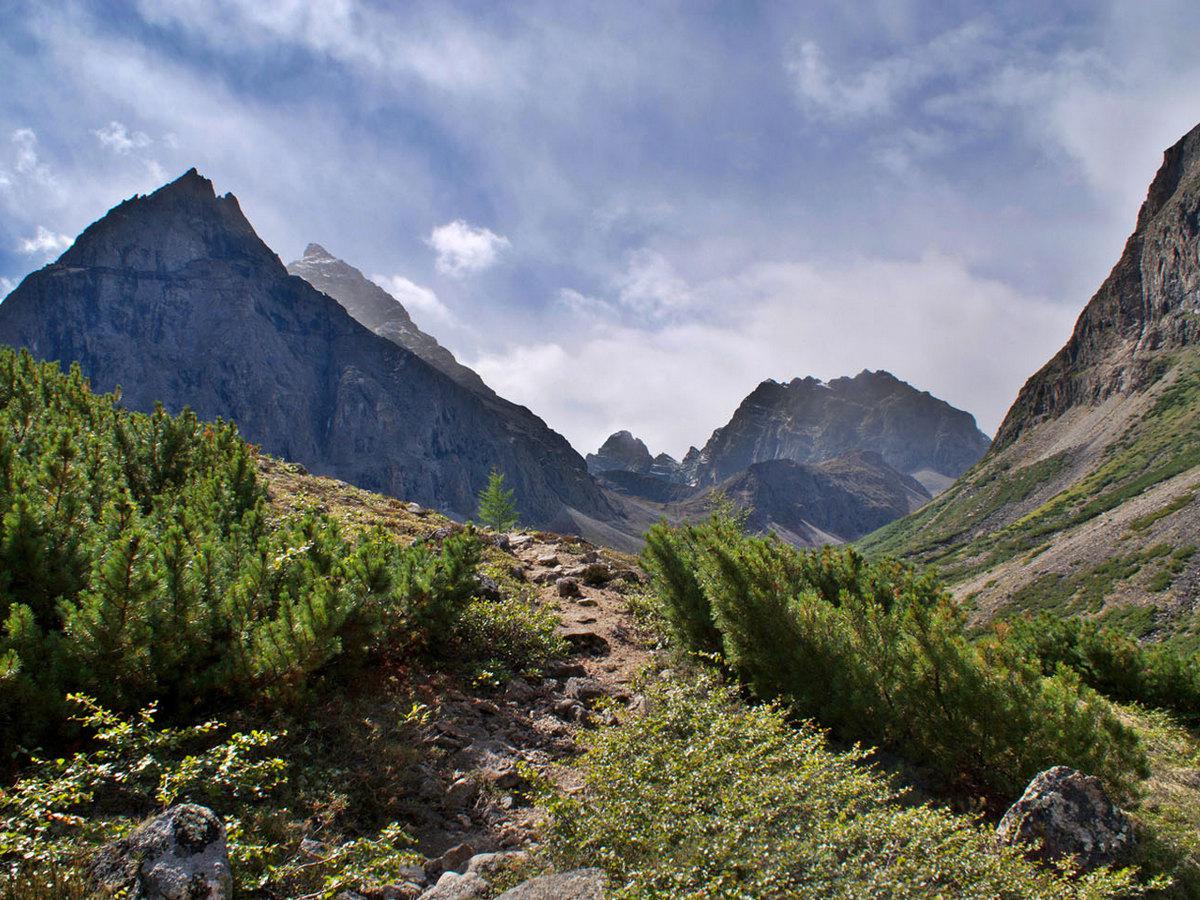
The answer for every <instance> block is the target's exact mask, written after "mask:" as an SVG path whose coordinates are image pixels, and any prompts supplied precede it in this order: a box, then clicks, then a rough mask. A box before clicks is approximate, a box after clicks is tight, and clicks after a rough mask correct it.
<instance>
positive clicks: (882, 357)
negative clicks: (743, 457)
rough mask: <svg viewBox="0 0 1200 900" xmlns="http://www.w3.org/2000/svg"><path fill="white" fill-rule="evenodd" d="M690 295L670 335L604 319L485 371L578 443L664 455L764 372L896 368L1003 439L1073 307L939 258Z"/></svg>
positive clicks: (750, 281)
mask: <svg viewBox="0 0 1200 900" xmlns="http://www.w3.org/2000/svg"><path fill="white" fill-rule="evenodd" d="M687 293H688V294H689V296H691V297H692V298H693V302H694V303H696V304H699V305H701V306H702V307H703V309H704V311H705V315H704V316H703V317H701V316H689V317H688V318H687V320H678V319H677V320H672V321H671V322H670V323H669V324H668V325H666V326H665V327H659V328H648V327H635V326H630V325H628V324H622V323H618V322H615V321H613V320H608V321H603V320H592V321H590V322H589V327H588V331H587V332H586V333H584V334H581V335H577V336H576V337H575V338H574V339H572V340H570V342H569V343H568V342H567V341H566V340H564V339H562V338H557V337H556V338H555V339H554V340H548V341H545V342H541V343H536V342H526V343H522V344H517V345H514V346H511V347H509V348H507V349H505V350H503V351H500V352H496V353H491V354H484V355H483V356H482V357H481V358H479V359H477V360H475V361H474V362H473V363H472V367H473V368H475V369H476V371H478V372H479V374H480V375H481V376H482V377H483V378H484V380H485V381H487V382H488V383H489V384H490V385H491V386H492V387H493V388H495V389H496V390H497V391H498V392H499V393H500V394H501V395H503V396H506V397H509V398H510V399H512V400H515V401H517V402H519V403H523V404H526V405H528V406H530V407H531V408H532V409H536V410H538V412H539V414H540V415H542V416H544V417H545V418H546V420H547V421H549V422H550V423H551V424H552V425H553V426H554V427H555V428H557V429H559V430H561V431H562V432H563V433H564V434H565V435H566V436H567V438H568V439H569V440H571V441H572V443H573V444H574V446H575V447H576V449H578V450H580V451H590V450H594V449H595V448H596V447H597V446H599V444H600V442H601V441H602V440H603V439H604V438H605V437H606V436H607V435H608V434H610V433H612V432H613V431H615V430H617V429H619V428H628V429H630V430H631V431H633V432H634V433H635V434H637V435H638V436H639V437H641V438H643V439H644V440H646V441H647V443H648V444H649V445H650V446H651V448H652V449H653V450H654V451H655V452H658V451H660V450H666V451H667V452H669V453H672V454H674V455H679V454H681V453H683V452H684V451H685V450H686V448H687V447H688V446H689V445H690V444H693V443H696V444H698V443H702V442H703V441H704V440H706V439H707V438H708V436H709V434H710V433H711V432H712V430H713V429H714V428H716V427H718V426H721V425H723V424H725V422H726V421H727V420H728V418H729V416H730V415H731V414H732V412H733V410H734V409H735V408H736V406H737V404H738V403H739V402H740V401H741V400H742V398H744V397H745V396H746V394H748V393H749V392H750V391H751V390H752V389H753V388H754V386H755V385H756V384H758V383H759V382H760V381H762V380H763V379H765V378H770V377H774V378H778V379H791V378H793V377H796V376H804V375H810V374H811V375H816V376H817V377H819V378H823V379H829V378H834V377H837V376H840V375H853V374H855V373H856V372H859V371H861V370H862V369H864V368H870V369H878V368H885V369H888V370H890V371H892V372H893V373H894V374H896V375H897V376H898V377H900V378H903V379H905V380H907V381H909V382H910V383H912V384H913V385H915V386H916V387H918V388H920V389H922V390H929V391H931V392H932V393H933V394H934V395H935V396H938V397H941V398H942V399H944V400H947V401H948V402H950V403H953V404H954V405H956V406H959V407H962V408H965V409H967V410H969V411H970V412H972V413H975V414H976V415H977V416H978V417H979V424H980V427H981V428H983V429H984V430H985V431H988V432H991V431H994V430H995V428H996V427H997V425H998V424H999V421H1000V419H1001V417H1002V416H1003V414H1004V412H1005V411H1006V410H1007V408H1008V405H1009V404H1010V403H1011V402H1012V399H1013V397H1014V396H1015V395H1016V392H1017V390H1018V388H1019V387H1020V386H1021V384H1022V383H1023V382H1024V380H1025V378H1027V377H1028V375H1029V374H1030V373H1031V372H1033V371H1034V370H1035V369H1036V368H1037V367H1038V366H1039V365H1041V364H1042V363H1043V362H1044V361H1045V360H1046V358H1047V357H1048V356H1049V355H1050V354H1051V353H1053V352H1054V351H1055V350H1057V349H1058V347H1059V346H1060V345H1061V344H1062V342H1063V341H1064V340H1065V339H1066V337H1067V335H1068V334H1069V333H1070V328H1071V323H1072V320H1073V318H1074V315H1075V311H1074V310H1067V309H1064V308H1062V307H1060V306H1056V305H1054V304H1051V303H1049V302H1047V301H1046V300H1044V299H1043V298H1040V297H1031V296H1026V295H1024V294H1021V293H1020V292H1018V291H1015V290H1014V289H1012V288H1010V287H1008V286H1006V285H1005V284H1003V283H1001V282H998V281H995V280H992V279H988V278H983V277H980V276H977V275H975V274H973V273H972V272H970V271H969V270H968V269H967V268H966V267H965V266H963V265H962V264H961V263H959V262H957V261H955V260H952V259H949V258H947V257H944V256H939V255H936V254H929V255H926V256H924V257H921V258H919V259H915V260H889V259H860V260H858V261H855V262H853V263H849V264H845V265H838V266H835V265H823V264H816V263H799V262H780V263H763V264H758V265H754V266H751V267H749V268H747V269H746V270H745V271H743V272H742V273H740V274H739V275H736V276H733V277H729V278H719V279H712V280H709V281H705V282H701V283H697V284H692V285H688V286H687ZM564 347H569V352H568V351H567V350H565V349H564Z"/></svg>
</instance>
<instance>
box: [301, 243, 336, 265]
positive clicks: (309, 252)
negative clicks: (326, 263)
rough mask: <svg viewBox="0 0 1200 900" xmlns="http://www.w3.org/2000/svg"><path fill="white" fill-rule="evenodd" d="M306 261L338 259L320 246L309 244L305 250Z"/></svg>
mask: <svg viewBox="0 0 1200 900" xmlns="http://www.w3.org/2000/svg"><path fill="white" fill-rule="evenodd" d="M304 259H305V261H315V260H331V261H332V260H335V259H336V257H335V256H334V255H333V254H332V253H330V252H329V251H328V250H326V249H325V248H324V247H322V246H321V245H320V244H309V245H308V246H307V247H305V248H304Z"/></svg>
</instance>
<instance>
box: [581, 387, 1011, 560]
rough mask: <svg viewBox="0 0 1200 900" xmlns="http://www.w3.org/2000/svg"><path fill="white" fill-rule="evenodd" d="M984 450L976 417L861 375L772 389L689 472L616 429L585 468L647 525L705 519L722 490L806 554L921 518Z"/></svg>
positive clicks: (691, 461)
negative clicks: (658, 519) (655, 518)
mask: <svg viewBox="0 0 1200 900" xmlns="http://www.w3.org/2000/svg"><path fill="white" fill-rule="evenodd" d="M988 444H989V441H988V438H987V436H986V435H984V434H983V433H982V432H981V431H980V430H979V429H978V428H977V427H976V425H975V419H974V418H973V417H972V416H971V415H970V413H966V412H963V411H962V410H959V409H955V408H954V407H952V406H950V404H948V403H946V402H945V401H942V400H938V399H937V398H935V397H933V396H931V395H930V394H929V393H928V392H923V391H918V390H917V389H916V388H914V387H912V386H911V385H909V384H906V383H905V382H903V381H901V380H899V379H898V378H896V377H895V376H894V375H892V374H890V373H888V372H882V371H880V372H861V373H859V374H858V375H856V376H854V377H853V378H836V379H834V380H833V381H830V382H828V383H825V382H822V381H818V380H817V379H815V378H803V379H801V378H797V379H794V380H793V381H791V382H788V383H786V384H780V383H779V382H776V381H764V382H763V383H762V384H760V385H759V386H758V387H757V388H755V390H754V391H753V392H751V394H750V395H749V396H748V397H747V398H746V399H745V400H743V401H742V403H741V405H739V406H738V408H737V411H736V412H735V413H734V414H733V418H732V419H730V421H729V423H728V424H726V425H724V426H723V427H721V428H718V429H716V430H715V431H714V432H713V433H712V437H710V438H709V440H708V442H707V443H706V444H705V445H704V448H703V449H702V450H701V449H697V448H695V447H693V448H691V450H689V451H688V453H687V455H686V456H685V457H684V459H683V461H682V462H678V461H676V460H675V459H673V458H672V457H670V456H668V455H667V454H665V453H660V454H659V455H658V456H653V455H651V453H650V450H649V448H648V447H647V446H646V444H645V443H644V442H643V441H641V440H640V439H638V438H636V437H634V435H633V434H631V433H630V432H628V431H618V432H617V433H615V434H613V435H612V436H610V437H609V438H608V439H607V440H606V441H605V442H604V444H603V445H602V446H601V447H600V449H599V450H597V451H596V452H595V453H590V454H588V456H587V466H588V471H590V472H591V473H592V474H593V475H595V476H596V477H597V478H599V479H600V481H601V483H603V484H604V485H605V486H607V487H609V488H611V489H612V490H613V491H614V492H616V493H617V494H619V495H621V496H622V497H624V498H625V500H626V504H627V508H633V509H634V510H639V511H640V514H641V515H640V518H645V517H646V516H649V515H664V516H666V517H667V518H669V519H682V520H690V519H695V518H698V517H702V516H703V515H704V514H705V513H706V511H707V508H708V504H709V501H708V499H707V498H708V497H709V495H710V494H711V492H713V491H714V490H715V491H717V492H719V493H722V494H724V495H726V496H728V497H729V498H731V499H732V500H734V501H735V502H736V503H737V504H738V505H739V506H741V507H743V508H745V509H747V510H748V511H750V518H749V520H748V521H749V524H750V526H751V527H754V528H756V529H758V530H761V531H775V532H776V533H778V534H779V535H780V536H781V537H784V538H786V539H787V540H789V541H792V542H793V543H796V544H801V545H806V546H808V545H819V544H825V543H830V542H834V543H836V542H841V541H847V540H853V539H855V538H857V537H861V536H862V535H864V534H866V533H867V532H869V531H871V530H873V529H875V528H878V527H880V526H881V525H884V524H886V523H887V522H890V521H892V520H893V519H896V518H899V517H901V516H904V515H907V514H908V513H910V512H912V511H913V510H915V509H918V508H919V507H921V506H923V505H924V504H925V503H927V502H928V501H929V500H930V498H931V496H932V494H933V492H935V491H938V490H941V489H943V488H945V487H946V486H948V485H949V484H950V483H951V482H953V481H954V478H955V476H957V475H959V474H961V473H962V472H963V471H964V470H966V469H967V468H968V467H970V466H971V465H972V464H973V463H975V462H976V461H978V459H979V458H980V457H981V456H983V454H984V452H985V451H986V450H987V448H988ZM631 517H632V518H634V519H637V518H639V514H638V512H636V511H632V510H631Z"/></svg>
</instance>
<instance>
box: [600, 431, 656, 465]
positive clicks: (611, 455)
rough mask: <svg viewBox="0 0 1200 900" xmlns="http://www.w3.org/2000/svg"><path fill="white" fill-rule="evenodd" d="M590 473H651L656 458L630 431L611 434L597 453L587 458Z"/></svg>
mask: <svg viewBox="0 0 1200 900" xmlns="http://www.w3.org/2000/svg"><path fill="white" fill-rule="evenodd" d="M586 459H587V467H588V471H589V472H591V473H592V474H593V475H599V474H601V473H603V472H614V471H616V472H643V473H645V472H649V471H650V469H651V467H653V465H654V457H653V456H651V455H650V451H649V450H648V449H646V445H645V444H644V443H643V442H642V441H640V440H639V439H638V438H635V437H634V436H633V435H632V434H630V433H629V432H628V431H618V432H617V433H616V434H611V435H609V437H608V440H606V441H605V442H604V443H603V444H602V445H601V446H600V449H599V450H597V451H596V452H595V453H589V454H588V455H587V457H586Z"/></svg>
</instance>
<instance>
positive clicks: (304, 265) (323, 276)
mask: <svg viewBox="0 0 1200 900" xmlns="http://www.w3.org/2000/svg"><path fill="white" fill-rule="evenodd" d="M287 269H288V272H290V273H291V274H293V275H298V276H300V277H301V278H303V279H304V280H305V281H307V282H308V283H309V284H311V285H312V286H313V287H315V288H316V289H317V290H318V291H321V293H323V294H328V295H329V296H330V297H332V298H333V299H334V300H336V301H337V302H338V303H340V304H342V306H344V307H345V308H346V312H348V313H350V315H352V316H353V317H354V318H355V319H357V320H358V321H359V322H361V323H362V324H363V325H366V326H367V327H368V328H370V329H371V330H372V331H373V332H375V333H376V334H377V335H379V336H380V337H385V338H387V339H388V340H389V341H391V342H392V343H394V344H399V345H400V346H401V347H403V348H404V349H406V350H411V351H412V352H413V353H415V354H417V356H419V357H421V359H423V360H425V362H427V363H429V364H430V365H431V366H433V367H434V368H435V369H438V370H439V371H441V372H443V373H444V374H446V375H449V376H450V377H451V378H452V379H454V380H455V381H457V382H458V383H459V384H461V385H462V386H463V387H465V388H469V389H470V390H472V391H475V392H476V393H479V394H484V395H485V396H488V397H495V396H496V394H495V392H494V391H493V390H492V389H491V388H490V387H488V386H487V385H486V384H484V382H483V379H482V378H480V377H479V376H478V375H476V374H475V372H474V371H472V370H471V369H468V368H467V367H466V366H464V365H463V364H462V363H460V362H459V361H458V360H457V359H455V358H454V354H453V353H451V352H450V351H449V350H447V349H446V348H445V347H443V346H442V345H441V344H439V343H438V342H437V340H436V339H435V338H434V337H433V336H431V335H429V334H426V333H425V332H424V331H422V330H421V329H420V328H418V327H417V326H416V324H415V323H414V322H413V320H412V317H411V316H409V314H408V310H406V309H405V308H404V306H403V305H402V304H401V303H400V301H399V300H397V299H396V298H395V297H393V296H392V295H391V294H389V293H388V292H387V291H385V290H384V289H383V288H381V287H380V286H379V285H377V284H376V283H375V282H373V281H371V280H370V279H368V278H367V277H366V276H365V275H363V273H362V272H360V271H359V270H358V269H356V268H354V267H353V266H352V265H350V264H348V263H346V262H343V261H342V260H340V259H338V258H337V257H335V256H333V255H332V254H331V253H330V252H329V251H328V250H326V249H325V248H324V247H322V246H321V245H320V244H309V245H308V247H307V248H305V250H304V256H303V257H302V258H300V259H298V260H296V261H295V262H293V263H289V264H288V267H287Z"/></svg>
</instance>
